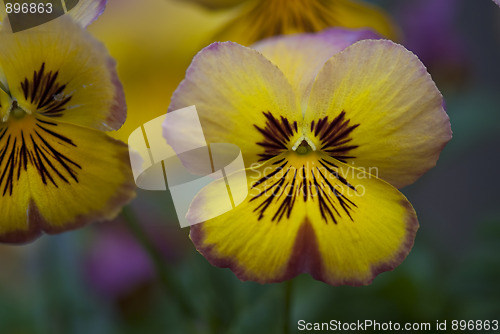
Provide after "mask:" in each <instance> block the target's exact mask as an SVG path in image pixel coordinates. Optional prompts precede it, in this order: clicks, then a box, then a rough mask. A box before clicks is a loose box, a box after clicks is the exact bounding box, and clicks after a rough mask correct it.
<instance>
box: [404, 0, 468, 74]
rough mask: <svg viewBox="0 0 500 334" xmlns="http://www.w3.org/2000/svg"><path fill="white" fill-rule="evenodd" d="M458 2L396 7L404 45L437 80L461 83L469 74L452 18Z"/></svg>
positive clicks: (428, 0) (430, 0)
mask: <svg viewBox="0 0 500 334" xmlns="http://www.w3.org/2000/svg"><path fill="white" fill-rule="evenodd" d="M459 4H460V1H457V0H421V1H405V2H403V3H401V5H400V7H399V14H400V15H399V17H400V20H401V22H400V23H401V27H402V28H403V31H404V35H405V39H404V40H405V43H404V44H405V46H406V47H407V48H408V49H409V50H411V51H413V52H414V53H415V54H416V55H417V56H418V57H419V58H420V60H421V61H422V62H423V63H424V64H425V65H426V66H427V67H428V68H429V72H431V74H433V76H435V77H437V78H436V79H437V81H444V80H445V81H447V82H454V81H457V80H458V81H460V82H461V81H463V78H464V76H465V75H466V74H467V72H468V69H467V67H468V59H469V57H468V54H467V52H466V50H467V47H466V45H465V42H464V40H463V39H461V38H460V34H458V33H457V31H456V30H457V28H456V26H455V21H454V20H455V18H456V13H457V10H458V5H459Z"/></svg>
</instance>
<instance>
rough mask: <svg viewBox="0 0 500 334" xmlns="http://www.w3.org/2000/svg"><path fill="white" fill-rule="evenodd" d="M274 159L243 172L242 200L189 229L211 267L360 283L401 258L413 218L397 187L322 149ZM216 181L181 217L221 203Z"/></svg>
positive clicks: (274, 277) (275, 277)
mask: <svg viewBox="0 0 500 334" xmlns="http://www.w3.org/2000/svg"><path fill="white" fill-rule="evenodd" d="M311 157H312V159H311ZM279 158H280V159H278V158H276V159H274V160H273V161H270V162H269V163H268V164H266V165H263V166H261V167H259V168H258V169H249V170H247V176H248V179H247V180H248V184H249V185H251V187H250V188H249V196H248V197H247V199H246V200H245V201H244V202H243V203H242V204H240V205H239V206H237V207H236V208H235V209H233V210H232V211H229V212H227V213H225V214H223V215H221V216H219V217H217V218H213V219H210V220H208V221H206V222H203V223H201V224H197V225H193V226H192V227H191V234H190V235H191V239H192V240H193V242H194V244H195V246H196V247H197V249H198V250H199V251H200V252H201V253H202V254H203V255H204V256H205V257H206V258H207V259H208V260H209V261H210V262H211V263H212V264H213V265H216V266H219V267H228V268H230V269H231V270H232V271H233V272H234V273H235V274H236V275H237V276H238V277H239V278H240V279H242V280H252V281H257V282H261V283H269V282H280V281H283V280H286V279H290V278H292V277H294V276H296V275H298V274H300V273H309V274H311V275H312V276H313V277H314V278H316V279H318V280H321V281H324V282H326V283H328V284H332V285H343V284H348V285H363V284H369V283H370V282H371V281H372V280H373V278H374V277H375V276H376V275H377V274H379V273H381V272H383V271H387V270H392V269H393V268H395V267H396V266H397V265H399V264H400V263H401V261H403V259H404V258H405V257H406V255H407V254H408V252H409V251H410V249H411V247H412V245H413V240H414V237H415V233H416V231H417V229H418V222H417V219H416V215H415V211H414V210H413V208H412V206H411V204H410V203H409V202H408V201H407V200H406V198H405V197H404V196H403V195H402V194H401V193H400V192H399V191H398V190H397V189H395V188H394V187H392V186H391V185H389V184H388V183H386V182H384V181H382V180H380V179H378V178H376V177H374V176H373V175H370V174H368V173H366V172H364V171H362V170H358V169H355V168H352V167H351V166H349V165H346V164H343V163H339V162H338V161H336V160H334V159H331V158H329V157H328V156H326V155H324V154H322V153H317V152H312V153H310V154H308V155H305V156H299V155H297V154H296V153H294V152H289V153H286V154H283V155H282V156H280V157H279ZM220 182H224V181H221V180H219V181H216V182H214V183H213V184H210V185H208V186H207V187H205V188H204V189H202V191H201V192H200V193H199V194H198V195H197V196H196V197H195V199H194V201H193V203H192V204H191V207H190V211H189V212H188V216H187V218H188V220H193V221H197V220H198V218H199V217H200V216H207V213H208V215H210V214H209V212H210V211H213V210H215V209H216V207H217V202H218V201H227V198H223V197H221V193H220V192H219V191H218V189H220V187H219V185H218V183H220Z"/></svg>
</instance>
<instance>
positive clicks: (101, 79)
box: [0, 16, 134, 242]
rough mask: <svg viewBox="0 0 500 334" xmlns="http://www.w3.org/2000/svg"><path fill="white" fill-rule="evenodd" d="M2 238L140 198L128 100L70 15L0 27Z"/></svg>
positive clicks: (83, 218)
mask: <svg viewBox="0 0 500 334" xmlns="http://www.w3.org/2000/svg"><path fill="white" fill-rule="evenodd" d="M0 44H1V45H2V48H0V83H1V90H0V196H1V198H0V211H1V212H2V219H1V222H0V241H1V242H24V241H28V240H31V239H33V238H35V237H37V236H38V235H39V234H40V233H42V232H46V233H58V232H61V231H65V230H68V229H73V228H76V227H79V226H81V225H82V224H85V223H88V222H90V221H95V220H102V219H110V218H113V217H114V216H115V215H116V214H117V213H118V211H119V210H120V208H121V207H122V206H123V205H124V204H125V203H127V202H128V201H129V200H130V199H131V198H132V197H133V196H134V183H133V179H132V176H131V171H130V167H129V163H128V159H129V158H128V150H127V147H126V145H124V144H123V143H121V142H119V141H116V140H114V139H112V138H110V137H109V136H107V135H106V133H105V132H104V131H108V130H114V129H117V128H119V127H120V126H121V124H122V123H123V122H124V120H125V117H126V108H125V99H124V95H123V90H122V87H121V84H120V82H119V80H118V77H117V75H116V71H115V63H114V61H113V60H112V59H111V58H110V57H109V56H108V54H107V51H106V49H105V48H104V46H103V45H102V44H100V43H99V42H97V41H96V40H95V39H94V38H92V37H91V36H90V35H89V34H88V33H87V32H86V31H85V30H83V29H82V28H81V27H80V26H79V25H77V24H76V23H74V22H73V20H71V19H70V18H68V17H64V16H63V17H60V18H58V19H55V20H53V21H50V22H48V23H46V24H43V25H40V26H37V27H35V28H32V29H28V30H25V31H21V32H17V33H10V32H0Z"/></svg>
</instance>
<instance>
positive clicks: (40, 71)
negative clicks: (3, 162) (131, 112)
mask: <svg viewBox="0 0 500 334" xmlns="http://www.w3.org/2000/svg"><path fill="white" fill-rule="evenodd" d="M0 41H1V43H2V48H1V49H0V64H2V68H3V71H4V73H5V77H6V81H7V82H8V83H9V90H10V93H11V95H12V97H13V98H15V99H16V100H17V103H18V105H19V106H20V107H21V108H23V109H24V110H26V111H27V112H28V113H35V112H36V113H39V114H42V115H45V116H47V117H51V118H54V119H57V120H62V121H64V122H68V123H73V124H77V125H81V126H87V127H92V128H96V129H100V130H111V129H117V128H119V127H120V126H121V124H122V123H123V122H124V120H125V117H126V109H125V99H124V95H123V89H122V87H121V84H120V82H119V80H118V77H117V74H116V71H115V64H114V61H113V60H112V59H111V58H110V57H109V55H108V53H107V51H106V49H105V48H104V46H103V45H102V44H100V43H99V42H98V41H96V40H95V39H94V38H93V37H92V36H90V34H88V33H87V32H86V31H84V30H83V29H81V28H80V27H79V26H78V25H77V24H75V23H74V22H72V21H71V19H69V18H67V17H61V18H59V19H57V20H54V21H51V22H49V23H46V24H43V25H41V26H38V27H35V28H32V29H29V30H25V31H21V32H17V33H14V34H13V33H7V32H3V33H0Z"/></svg>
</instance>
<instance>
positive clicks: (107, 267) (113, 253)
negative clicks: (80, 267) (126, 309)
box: [86, 226, 155, 297]
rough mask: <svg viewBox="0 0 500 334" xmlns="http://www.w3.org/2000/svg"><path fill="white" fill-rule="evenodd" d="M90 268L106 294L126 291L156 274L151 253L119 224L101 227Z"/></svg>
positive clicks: (90, 276)
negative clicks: (150, 257) (150, 256)
mask: <svg viewBox="0 0 500 334" xmlns="http://www.w3.org/2000/svg"><path fill="white" fill-rule="evenodd" d="M86 269H87V278H88V280H89V283H90V284H91V286H92V287H93V288H95V290H97V292H98V293H99V294H102V295H104V296H105V297H119V296H123V295H126V294H127V293H129V292H131V291H133V290H134V289H135V288H137V287H138V286H141V285H142V284H145V283H147V282H149V281H151V280H152V279H153V277H154V274H155V273H154V267H153V264H152V262H151V260H150V259H149V257H148V254H146V252H145V251H144V250H143V249H142V247H141V245H139V244H138V243H137V241H136V240H135V239H134V237H133V236H132V235H130V233H129V232H128V231H127V230H125V229H124V228H121V227H119V226H113V227H106V228H100V229H99V231H98V232H97V233H96V234H95V236H94V240H93V242H92V247H91V249H90V254H89V256H88V258H87V267H86Z"/></svg>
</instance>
